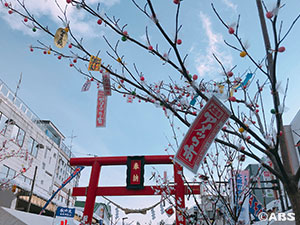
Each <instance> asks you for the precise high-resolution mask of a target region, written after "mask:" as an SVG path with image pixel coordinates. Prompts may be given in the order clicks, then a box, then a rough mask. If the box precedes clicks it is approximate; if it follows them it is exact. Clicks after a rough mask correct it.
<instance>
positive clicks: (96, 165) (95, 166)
mask: <svg viewBox="0 0 300 225" xmlns="http://www.w3.org/2000/svg"><path fill="white" fill-rule="evenodd" d="M173 158H174V156H173V155H149V156H144V159H145V165H146V164H173V160H172V159H173ZM126 163H127V156H115V157H89V158H71V159H70V164H71V166H92V171H91V176H90V181H89V186H88V187H74V188H73V193H72V196H86V202H85V207H84V212H83V223H84V224H89V225H90V224H91V223H92V218H93V211H94V206H95V200H96V196H128V195H156V196H157V194H155V191H156V190H158V189H159V187H156V186H144V188H143V189H140V190H130V189H127V188H126V187H125V186H124V187H98V183H99V177H100V169H101V166H115V165H126ZM180 173H182V167H181V166H180V165H179V164H177V163H175V164H174V183H175V184H174V185H173V187H174V189H172V191H171V194H172V195H175V202H176V209H178V208H182V209H184V208H185V202H184V195H185V194H189V193H191V192H190V191H189V190H188V187H187V186H185V185H184V181H183V180H182V177H181V175H180ZM189 188H191V190H192V193H193V194H200V186H199V185H190V186H189ZM179 199H181V200H180V201H178V200H179ZM176 225H186V220H185V218H184V216H183V215H182V213H181V211H180V210H176Z"/></svg>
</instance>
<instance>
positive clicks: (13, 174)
mask: <svg viewBox="0 0 300 225" xmlns="http://www.w3.org/2000/svg"><path fill="white" fill-rule="evenodd" d="M15 175H16V171H15V170H13V169H11V168H9V170H8V176H7V178H9V179H11V178H13V177H14V176H15Z"/></svg>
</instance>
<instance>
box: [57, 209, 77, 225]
mask: <svg viewBox="0 0 300 225" xmlns="http://www.w3.org/2000/svg"><path fill="white" fill-rule="evenodd" d="M74 216H75V208H66V207H60V206H59V207H57V209H56V217H55V219H54V224H55V225H74V219H73V218H74Z"/></svg>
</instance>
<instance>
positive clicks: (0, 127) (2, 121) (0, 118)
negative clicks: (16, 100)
mask: <svg viewBox="0 0 300 225" xmlns="http://www.w3.org/2000/svg"><path fill="white" fill-rule="evenodd" d="M7 120H8V118H7V117H6V116H5V115H4V114H3V113H1V112H0V133H1V134H2V135H4V134H5V131H6V127H7V123H6V121H7Z"/></svg>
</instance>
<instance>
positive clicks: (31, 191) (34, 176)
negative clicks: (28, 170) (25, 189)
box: [26, 166, 37, 212]
mask: <svg viewBox="0 0 300 225" xmlns="http://www.w3.org/2000/svg"><path fill="white" fill-rule="evenodd" d="M36 171H37V166H35V169H34V175H33V180H32V184H31V190H30V195H29V200H28V207H27V210H26V211H27V212H29V211H30V206H31V198H32V194H33V188H34V183H35V178H36Z"/></svg>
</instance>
